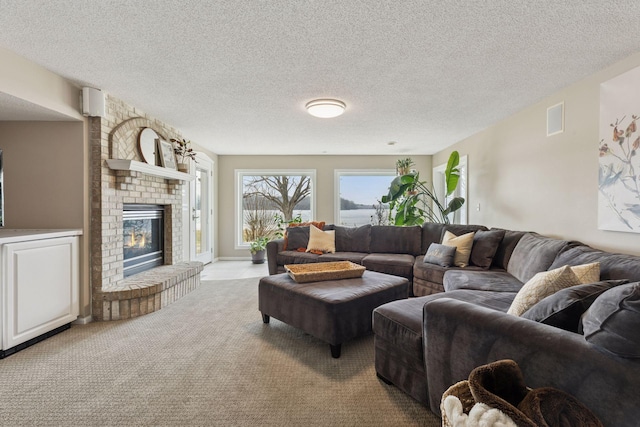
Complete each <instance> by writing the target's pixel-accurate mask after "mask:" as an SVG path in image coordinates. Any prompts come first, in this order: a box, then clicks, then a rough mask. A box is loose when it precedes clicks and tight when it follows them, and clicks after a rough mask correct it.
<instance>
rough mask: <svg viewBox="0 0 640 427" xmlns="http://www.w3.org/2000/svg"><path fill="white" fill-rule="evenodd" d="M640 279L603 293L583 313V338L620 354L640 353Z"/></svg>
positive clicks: (636, 356) (637, 355)
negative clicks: (639, 329) (639, 327)
mask: <svg viewBox="0 0 640 427" xmlns="http://www.w3.org/2000/svg"><path fill="white" fill-rule="evenodd" d="M638 325H640V282H635V283H628V284H626V285H620V286H616V287H615V288H613V289H609V290H608V291H606V292H605V293H603V294H602V295H600V296H599V297H598V298H596V300H595V301H594V302H593V304H591V307H589V309H588V310H587V311H586V313H584V316H582V328H583V331H584V338H585V339H586V340H587V341H588V342H590V343H591V344H593V345H595V346H596V347H598V348H601V349H603V350H605V351H607V352H609V353H613V354H615V355H617V356H620V357H633V358H638V357H640V334H639V333H638Z"/></svg>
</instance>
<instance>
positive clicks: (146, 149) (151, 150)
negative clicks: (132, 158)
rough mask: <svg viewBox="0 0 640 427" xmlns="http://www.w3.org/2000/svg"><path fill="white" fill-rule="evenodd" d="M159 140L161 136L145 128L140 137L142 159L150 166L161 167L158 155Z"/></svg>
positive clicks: (139, 148) (139, 146) (139, 147)
mask: <svg viewBox="0 0 640 427" xmlns="http://www.w3.org/2000/svg"><path fill="white" fill-rule="evenodd" d="M159 138H160V136H159V135H158V134H157V133H156V131H154V130H153V129H151V128H143V129H142V130H141V131H140V134H139V135H138V150H139V151H140V157H141V158H142V160H144V161H145V162H146V163H148V164H150V165H154V166H159V161H158V155H157V151H158V143H157V139H159Z"/></svg>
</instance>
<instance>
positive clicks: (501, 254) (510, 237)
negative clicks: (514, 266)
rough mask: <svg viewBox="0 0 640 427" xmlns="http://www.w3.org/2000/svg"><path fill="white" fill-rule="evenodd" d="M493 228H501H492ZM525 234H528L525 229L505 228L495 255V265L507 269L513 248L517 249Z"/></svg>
mask: <svg viewBox="0 0 640 427" xmlns="http://www.w3.org/2000/svg"><path fill="white" fill-rule="evenodd" d="M492 230H501V229H500V228H492ZM525 234H527V233H526V232H525V231H513V230H504V237H503V238H502V241H501V242H500V244H499V245H498V249H497V250H496V254H495V256H494V257H493V267H495V268H502V269H504V270H506V269H507V265H509V260H510V259H511V254H513V250H514V249H515V247H516V245H517V244H518V242H519V241H520V239H521V238H522V236H524V235H525Z"/></svg>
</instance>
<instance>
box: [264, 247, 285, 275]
mask: <svg viewBox="0 0 640 427" xmlns="http://www.w3.org/2000/svg"><path fill="white" fill-rule="evenodd" d="M282 250H284V239H275V240H271V241H269V242H268V243H267V265H268V266H269V274H270V275H273V274H278V260H277V257H278V253H279V252H281V251H282Z"/></svg>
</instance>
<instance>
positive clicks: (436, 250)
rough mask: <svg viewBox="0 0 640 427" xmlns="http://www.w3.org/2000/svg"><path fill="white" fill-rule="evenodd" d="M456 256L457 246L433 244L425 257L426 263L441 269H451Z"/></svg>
mask: <svg viewBox="0 0 640 427" xmlns="http://www.w3.org/2000/svg"><path fill="white" fill-rule="evenodd" d="M455 255H456V248H455V246H445V245H440V244H438V243H432V244H430V245H429V249H427V253H426V254H425V256H424V262H426V263H429V264H435V265H439V266H440V267H451V266H452V265H453V260H454V258H455Z"/></svg>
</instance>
